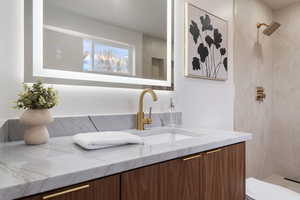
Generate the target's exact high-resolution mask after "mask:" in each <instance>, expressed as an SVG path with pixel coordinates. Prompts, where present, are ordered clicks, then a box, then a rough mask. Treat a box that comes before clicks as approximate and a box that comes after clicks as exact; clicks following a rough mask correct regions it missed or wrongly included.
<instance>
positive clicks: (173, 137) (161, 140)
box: [143, 133, 193, 145]
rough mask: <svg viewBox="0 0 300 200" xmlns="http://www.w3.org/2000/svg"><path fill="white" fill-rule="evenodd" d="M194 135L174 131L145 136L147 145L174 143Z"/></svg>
mask: <svg viewBox="0 0 300 200" xmlns="http://www.w3.org/2000/svg"><path fill="white" fill-rule="evenodd" d="M191 138H193V137H192V136H187V135H182V134H174V133H162V134H157V135H149V136H145V137H143V139H144V143H145V144H146V145H157V144H173V143H175V142H178V141H181V140H186V139H191Z"/></svg>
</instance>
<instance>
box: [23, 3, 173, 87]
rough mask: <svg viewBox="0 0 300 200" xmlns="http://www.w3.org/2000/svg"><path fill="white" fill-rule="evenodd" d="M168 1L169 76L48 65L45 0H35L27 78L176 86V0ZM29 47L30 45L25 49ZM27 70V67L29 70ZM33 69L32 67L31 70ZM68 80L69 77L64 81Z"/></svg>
mask: <svg viewBox="0 0 300 200" xmlns="http://www.w3.org/2000/svg"><path fill="white" fill-rule="evenodd" d="M166 1H167V80H154V79H144V78H137V77H125V76H124V77H123V76H114V75H106V74H92V73H85V72H71V71H63V70H55V69H46V68H44V62H43V34H44V33H43V28H44V20H43V19H44V7H43V6H44V0H32V18H33V19H32V23H33V27H32V28H33V30H32V31H33V32H32V33H33V35H32V38H33V43H32V45H33V46H32V51H33V52H32V54H33V55H32V59H33V62H32V64H33V65H32V74H31V77H28V73H27V74H26V73H25V77H24V80H25V82H33V81H34V80H36V79H38V78H41V79H42V80H45V82H46V83H51V84H73V85H93V86H104V87H125V88H145V87H153V88H156V89H162V90H174V83H173V80H172V79H173V75H172V73H174V70H172V68H173V47H174V45H173V42H174V39H173V36H174V34H173V30H174V29H173V28H174V27H173V26H174V22H173V16H174V14H173V12H174V0H166ZM25 51H26V49H25ZM25 71H26V70H25ZM30 71H31V70H30ZM64 80H65V81H64Z"/></svg>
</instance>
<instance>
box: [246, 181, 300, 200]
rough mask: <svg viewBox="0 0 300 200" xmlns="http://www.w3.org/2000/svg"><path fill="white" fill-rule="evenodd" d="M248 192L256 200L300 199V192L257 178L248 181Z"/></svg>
mask: <svg viewBox="0 0 300 200" xmlns="http://www.w3.org/2000/svg"><path fill="white" fill-rule="evenodd" d="M246 194H247V195H248V196H249V197H251V198H252V199H255V200H300V194H298V193H296V192H293V191H291V190H289V189H287V188H284V187H281V186H279V185H273V184H270V183H266V182H263V181H259V180H257V179H255V178H248V179H247V181H246Z"/></svg>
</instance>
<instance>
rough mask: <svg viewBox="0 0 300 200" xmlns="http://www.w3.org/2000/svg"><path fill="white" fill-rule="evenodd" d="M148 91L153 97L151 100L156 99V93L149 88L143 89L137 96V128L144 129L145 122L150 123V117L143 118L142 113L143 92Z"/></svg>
mask: <svg viewBox="0 0 300 200" xmlns="http://www.w3.org/2000/svg"><path fill="white" fill-rule="evenodd" d="M146 93H149V94H150V95H151V97H152V99H153V101H157V95H156V93H155V92H154V91H153V90H152V89H151V88H148V89H145V90H143V92H142V93H141V95H140V98H139V111H138V113H137V127H136V128H137V130H145V124H151V123H152V119H150V118H145V113H144V111H143V110H144V97H145V94H146Z"/></svg>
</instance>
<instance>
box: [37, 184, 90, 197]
mask: <svg viewBox="0 0 300 200" xmlns="http://www.w3.org/2000/svg"><path fill="white" fill-rule="evenodd" d="M89 187H90V185H83V186H80V187H76V188H72V189H69V190H65V191H62V192H58V193H55V194H50V195H47V196H44V197H43V199H44V200H45V199H51V198H53V197H58V196H61V195H64V194H68V193H71V192H76V191H79V190H83V189H86V188H89Z"/></svg>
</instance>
